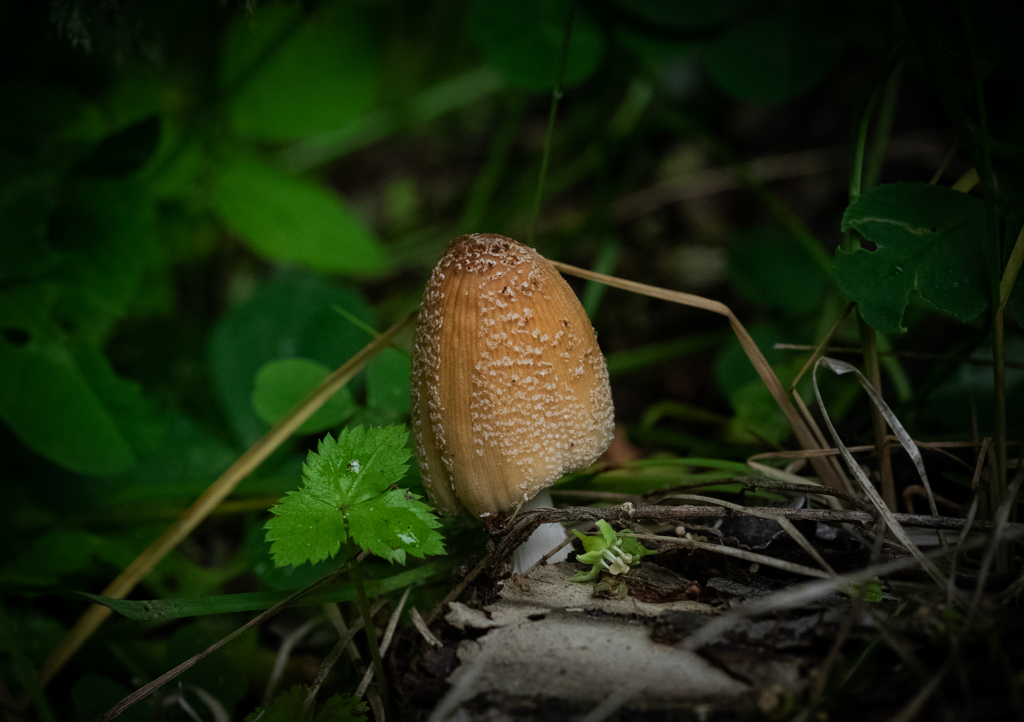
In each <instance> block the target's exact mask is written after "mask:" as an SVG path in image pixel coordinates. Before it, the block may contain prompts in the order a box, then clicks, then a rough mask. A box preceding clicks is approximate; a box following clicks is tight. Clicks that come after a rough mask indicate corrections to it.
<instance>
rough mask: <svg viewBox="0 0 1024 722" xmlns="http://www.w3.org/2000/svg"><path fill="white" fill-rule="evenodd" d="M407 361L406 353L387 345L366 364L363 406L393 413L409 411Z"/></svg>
mask: <svg viewBox="0 0 1024 722" xmlns="http://www.w3.org/2000/svg"><path fill="white" fill-rule="evenodd" d="M410 377H411V369H410V361H409V357H408V356H407V355H406V354H403V353H400V352H399V351H396V350H395V349H393V348H386V349H384V350H383V351H381V352H380V353H379V354H377V355H376V356H374V357H373V359H372V360H371V361H370V363H369V366H368V367H367V374H366V405H367V406H369V407H370V408H371V409H376V410H378V411H384V412H388V413H390V414H392V415H394V416H400V415H403V414H408V413H409V397H410V390H409V379H410Z"/></svg>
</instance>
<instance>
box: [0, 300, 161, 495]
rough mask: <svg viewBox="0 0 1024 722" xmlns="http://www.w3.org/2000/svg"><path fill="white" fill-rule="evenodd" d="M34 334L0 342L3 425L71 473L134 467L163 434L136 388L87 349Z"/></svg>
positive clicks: (0, 399)
mask: <svg viewBox="0 0 1024 722" xmlns="http://www.w3.org/2000/svg"><path fill="white" fill-rule="evenodd" d="M0 295H2V294H0ZM0 305H2V298H0ZM31 334H32V331H29V332H28V334H27V338H26V339H25V340H24V342H23V343H11V342H10V341H9V340H8V339H7V338H5V337H4V336H3V335H0V417H2V418H3V419H4V421H6V422H7V424H8V425H9V426H10V427H11V429H12V430H13V431H14V433H15V435H16V436H17V437H18V438H19V439H20V440H21V441H22V442H23V443H24V444H26V445H27V446H28V447H29V448H31V449H32V450H33V451H35V452H36V453H38V454H41V455H43V456H45V457H47V458H48V459H50V460H51V461H54V462H56V463H58V464H60V465H61V466H64V467H66V468H68V469H71V470H72V471H77V472H79V473H81V474H89V475H98V474H112V473H116V472H120V471H125V470H127V469H129V468H131V467H132V466H134V465H135V464H136V462H137V459H138V452H140V451H144V450H146V449H148V448H151V447H152V445H153V444H154V443H155V442H156V441H158V439H159V434H160V428H159V425H158V424H157V423H156V422H155V421H154V420H153V418H152V416H151V414H150V411H149V409H148V406H147V404H146V403H145V402H144V401H143V399H142V395H141V392H140V390H139V388H138V385H137V384H134V383H132V382H130V381H127V380H124V379H120V378H118V377H117V376H115V375H114V372H113V370H112V369H111V368H110V365H109V363H108V362H107V360H106V358H104V357H103V355H102V354H101V353H100V352H99V351H98V350H97V349H96V348H94V347H92V346H88V345H84V344H74V345H72V346H70V347H68V346H64V345H63V344H61V343H59V342H57V341H54V340H52V339H50V338H47V337H45V336H40V337H36V336H33V335H31Z"/></svg>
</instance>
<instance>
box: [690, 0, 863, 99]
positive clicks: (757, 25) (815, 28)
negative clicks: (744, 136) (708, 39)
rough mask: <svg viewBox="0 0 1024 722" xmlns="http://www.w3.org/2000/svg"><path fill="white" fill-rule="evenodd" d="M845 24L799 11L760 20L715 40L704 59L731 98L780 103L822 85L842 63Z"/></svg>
mask: <svg viewBox="0 0 1024 722" xmlns="http://www.w3.org/2000/svg"><path fill="white" fill-rule="evenodd" d="M842 27H843V23H842V22H839V21H838V20H837V19H835V18H830V17H827V16H826V17H818V16H817V14H816V13H812V12H810V11H809V10H808V9H807V8H806V6H805V9H804V10H803V11H802V12H801V11H800V10H796V9H791V10H787V11H785V12H781V13H776V14H771V15H767V16H762V17H758V18H757V19H754V20H751V21H750V22H747V23H744V24H740V25H737V26H735V27H733V28H731V29H730V30H729V31H727V32H726V33H725V34H724V35H722V36H721V37H720V38H718V39H717V40H716V41H714V42H712V43H711V44H710V45H709V46H708V48H707V50H706V51H705V54H704V58H705V61H706V62H707V65H708V71H709V72H710V73H711V77H712V78H714V80H715V82H716V83H718V85H719V86H720V87H721V88H722V90H724V91H725V92H726V93H728V94H729V95H732V96H735V97H737V98H740V99H741V100H748V101H751V102H755V103H781V102H783V101H785V100H788V99H790V98H793V97H795V96H797V95H800V94H802V93H805V92H806V91H808V90H810V89H811V88H813V87H814V86H815V85H817V84H818V83H819V82H820V81H821V80H822V79H823V78H824V77H825V75H826V74H827V73H828V71H829V70H830V69H831V68H832V66H833V65H834V64H835V63H836V61H837V60H839V57H840V56H841V55H842V52H843V48H844V46H845V40H844V39H842V38H840V37H838V36H837V34H836V33H837V30H838V29H840V28H842Z"/></svg>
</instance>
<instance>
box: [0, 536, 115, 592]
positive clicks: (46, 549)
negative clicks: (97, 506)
mask: <svg viewBox="0 0 1024 722" xmlns="http://www.w3.org/2000/svg"><path fill="white" fill-rule="evenodd" d="M108 545H109V542H108V541H107V540H106V539H104V538H103V537H101V536H99V535H97V534H92V533H90V532H87V531H83V530H81V529H56V530H53V531H50V532H48V533H46V534H44V535H43V536H41V537H39V538H37V539H35V540H33V542H32V545H31V546H30V547H29V548H28V549H26V550H25V551H24V552H23V553H21V554H19V555H18V556H16V557H14V558H13V559H8V560H7V561H6V563H5V564H4V566H3V571H0V580H2V581H3V582H5V583H16V584H36V585H48V584H56V583H57V582H58V581H60V578H61V577H63V576H66V575H68V574H73V573H75V572H79V571H82V570H83V569H87V568H88V567H89V566H91V565H92V563H93V560H94V559H95V558H96V557H100V558H103V559H110V554H109V553H108V549H107V547H108Z"/></svg>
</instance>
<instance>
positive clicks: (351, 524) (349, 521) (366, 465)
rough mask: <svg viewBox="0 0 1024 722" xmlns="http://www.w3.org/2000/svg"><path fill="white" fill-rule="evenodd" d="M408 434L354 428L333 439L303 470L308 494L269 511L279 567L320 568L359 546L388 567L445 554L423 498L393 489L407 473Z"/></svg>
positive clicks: (297, 493) (296, 493) (273, 551)
mask: <svg viewBox="0 0 1024 722" xmlns="http://www.w3.org/2000/svg"><path fill="white" fill-rule="evenodd" d="M407 437H408V434H407V433H406V431H405V429H404V428H403V427H398V426H388V427H385V428H383V429H369V430H367V429H364V428H363V427H355V428H350V429H345V430H343V431H342V432H341V433H340V434H339V435H338V439H337V441H335V440H334V438H333V437H332V436H331V435H330V434H328V435H327V436H325V437H324V438H323V439H322V440H321V441H320V444H319V445H318V447H317V451H316V452H315V453H314V452H310V453H309V456H308V457H307V459H306V463H305V465H304V466H303V469H302V471H303V482H304V486H303V488H302V489H300V490H299V491H294V492H290V493H289V494H288V495H287V496H286V497H285V498H284V499H283V500H282V501H281V503H280V504H278V505H277V506H275V507H274V508H272V509H271V511H272V512H273V513H274V514H275V517H274V518H273V519H271V520H270V521H268V522H267V524H266V529H267V539H268V540H270V541H272V542H273V545H272V547H271V554H273V556H274V563H275V564H276V565H278V566H282V565H285V564H292V565H297V564H302V563H304V562H305V561H307V560H308V561H312V562H314V563H315V562H318V561H320V560H322V559H326V558H327V557H333V556H334V555H335V554H337V553H338V551H339V549H340V548H341V545H342V544H343V543H345V542H346V541H347V539H348V535H349V534H351V536H352V538H353V541H355V542H356V544H358V545H359V546H360V547H362V548H363V549H367V550H369V551H371V552H373V553H374V554H377V555H378V556H381V557H383V558H385V559H388V560H389V561H397V562H399V563H400V564H404V563H405V554H406V552H408V553H409V554H412V555H413V556H417V557H422V556H424V555H425V554H443V553H444V548H443V547H442V546H441V535H440V534H439V533H438V532H436V531H434V529H435V528H436V527H438V526H440V521H439V520H438V519H437V518H436V517H435V516H434V514H433V511H432V509H431V508H430V507H429V506H428V505H426V504H424V503H423V502H421V501H419V497H417V496H415V495H414V494H410V493H408V492H406V491H404V490H402V489H392V488H391V487H392V485H393V484H396V483H397V482H398V481H399V480H401V478H402V476H403V475H404V474H405V472H406V470H407V469H408V465H407V464H406V463H405V462H406V461H407V460H408V459H409V450H408V449H406V448H405V441H406V438H407Z"/></svg>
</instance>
